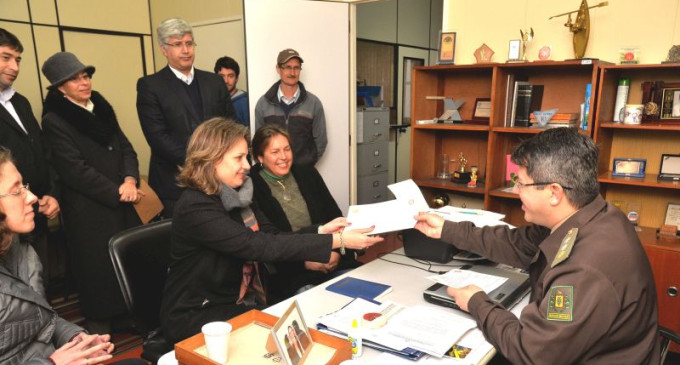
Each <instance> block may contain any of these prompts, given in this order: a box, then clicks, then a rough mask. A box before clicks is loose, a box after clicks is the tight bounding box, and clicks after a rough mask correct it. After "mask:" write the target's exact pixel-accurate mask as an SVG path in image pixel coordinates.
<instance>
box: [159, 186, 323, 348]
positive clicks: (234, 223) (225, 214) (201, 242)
mask: <svg viewBox="0 0 680 365" xmlns="http://www.w3.org/2000/svg"><path fill="white" fill-rule="evenodd" d="M252 208H253V211H254V213H255V216H256V218H257V221H258V226H259V228H260V231H259V232H253V231H251V230H250V229H249V228H247V227H245V225H244V224H243V220H242V218H241V216H240V212H239V210H237V209H234V210H232V211H227V210H225V208H224V206H223V205H222V202H221V200H220V197H219V196H218V195H207V194H205V193H203V192H200V191H197V190H194V189H186V190H185V191H184V192H183V193H182V196H181V197H180V199H179V201H178V202H177V205H176V206H175V215H174V217H173V219H172V245H171V264H170V269H169V271H168V279H167V281H166V283H165V292H164V294H163V304H162V306H161V326H162V328H163V333H164V335H165V336H166V338H167V339H168V340H169V341H171V342H173V343H174V342H177V341H181V340H183V339H185V338H187V337H190V336H193V335H195V334H196V333H198V332H200V330H201V326H202V325H203V324H205V323H207V322H210V321H217V320H219V321H224V320H227V319H229V318H232V317H234V316H236V315H238V314H241V313H243V312H246V311H248V310H250V309H252V307H247V306H245V305H236V300H237V299H238V296H239V289H240V285H241V280H242V269H243V263H244V262H245V261H248V260H255V261H258V262H270V261H301V260H312V261H328V260H329V258H330V252H331V246H332V237H331V235H317V234H275V233H278V230H277V229H276V228H275V227H274V226H272V225H271V223H269V221H268V220H267V218H266V217H265V216H264V215H263V214H262V213H261V212H260V210H259V209H257V207H256V206H255V205H253V206H252Z"/></svg>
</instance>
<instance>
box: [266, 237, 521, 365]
mask: <svg viewBox="0 0 680 365" xmlns="http://www.w3.org/2000/svg"><path fill="white" fill-rule="evenodd" d="M403 254H404V250H403V249H398V250H395V251H394V252H393V253H392V254H387V255H385V256H383V258H382V259H376V260H374V261H372V262H370V263H368V264H365V265H363V266H361V267H359V268H357V269H354V270H352V271H351V272H349V273H347V274H344V275H342V276H339V277H337V278H335V279H333V280H330V281H328V282H325V283H323V284H320V285H318V286H316V287H314V288H312V289H310V290H308V291H305V292H303V293H301V294H298V295H296V296H294V297H292V298H289V299H287V300H284V301H283V302H281V303H278V304H276V305H274V306H271V307H269V308H267V309H265V310H264V312H266V313H269V314H272V315H275V316H281V315H282V314H283V313H284V312H285V310H286V309H287V308H288V307H289V306H290V303H291V302H292V301H293V300H297V301H298V304H299V306H300V310H301V311H302V314H303V316H304V319H305V322H306V324H307V326H308V327H310V328H316V319H317V318H319V317H320V316H322V315H324V314H328V313H330V312H333V311H335V310H337V309H339V308H341V307H342V306H344V305H345V304H347V303H349V302H350V301H351V300H352V298H349V297H346V296H344V295H340V294H336V293H333V292H330V291H327V290H326V287H327V286H328V285H329V284H331V283H334V282H336V281H338V280H340V279H342V278H343V277H345V276H352V277H356V278H360V279H365V280H371V281H375V282H379V283H382V284H387V285H391V286H392V291H391V292H390V293H388V294H386V295H384V296H382V297H380V298H379V299H380V300H389V301H392V302H395V303H399V304H402V305H405V306H407V307H410V306H415V305H427V306H435V305H433V304H430V303H428V302H426V301H425V299H424V298H423V290H425V289H426V288H428V287H429V286H431V285H432V284H433V283H434V282H433V281H431V280H429V279H426V277H427V276H431V275H435V274H434V273H430V272H427V271H423V270H420V269H418V268H416V267H419V268H425V269H427V268H428V265H427V264H420V263H417V262H416V261H414V260H412V259H410V258H408V257H406V256H403ZM386 260H389V261H394V262H397V263H401V264H407V265H413V266H416V267H409V266H404V265H400V264H397V263H392V262H388V261H386ZM460 264H461V263H459V262H455V261H452V262H451V263H449V264H446V265H455V266H458V265H460ZM446 265H433V266H432V268H431V270H433V271H448V270H450V269H451V267H447V266H446ZM528 300H529V299H528V296H526V297H525V298H524V299H523V300H522V301H521V302H520V303H519V304H518V305H516V306H515V307H514V308H513V310H512V312H513V313H514V314H515V315H517V316H519V313H520V312H521V310H522V308H524V307H525V306H526V305H527V304H528ZM435 307H437V308H443V307H439V306H435ZM447 310H454V309H447ZM461 313H462V312H461ZM474 332H476V333H475V334H470V335H477V336H481V331H479V330H478V329H475V330H474ZM475 350H476V351H477V352H476V353H475V351H473V352H472V353H470V355H469V356H471V357H472V358H473V359H475V361H474V362H475V363H479V364H486V363H487V362H488V361H489V360H490V359H491V358H492V357H493V355H494V354H495V349H494V348H493V346H491V344H489V343H488V342H486V341H485V342H484V345H483V346H481V347H478V348H477V349H475ZM380 354H381V352H380V351H377V350H373V349H370V348H367V347H365V346H364V354H363V356H362V357H361V359H362V362H366V363H370V361H371V360H373V359H375V358H376V357H378V356H379V355H380ZM474 355H476V356H474ZM466 360H471V359H466ZM466 363H470V361H466Z"/></svg>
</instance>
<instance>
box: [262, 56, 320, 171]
mask: <svg viewBox="0 0 680 365" xmlns="http://www.w3.org/2000/svg"><path fill="white" fill-rule="evenodd" d="M303 62H304V61H303V60H302V57H301V56H300V54H299V53H298V52H297V51H296V50H294V49H292V48H287V49H284V50H283V51H281V52H279V55H278V57H277V58H276V72H277V73H278V74H279V77H280V80H279V81H277V82H276V83H274V85H272V87H271V88H269V90H268V91H267V92H266V93H265V94H264V95H263V96H262V97H260V99H259V100H258V101H257V104H256V106H255V128H256V129H259V128H260V127H262V126H264V125H265V124H269V123H276V124H279V125H281V126H282V127H284V128H286V129H287V130H288V133H289V134H290V145H291V148H292V149H293V160H294V161H295V164H296V165H312V166H313V165H315V164H316V163H317V161H319V159H320V158H321V156H322V155H323V153H324V151H325V150H326V144H327V140H326V117H325V115H324V111H323V105H322V104H321V101H320V100H319V98H317V97H316V96H315V95H314V94H312V93H310V92H309V91H307V90H306V89H305V86H304V85H303V84H302V82H300V73H301V72H302V63H303Z"/></svg>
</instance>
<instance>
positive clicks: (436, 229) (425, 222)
mask: <svg viewBox="0 0 680 365" xmlns="http://www.w3.org/2000/svg"><path fill="white" fill-rule="evenodd" d="M413 218H415V220H416V221H417V222H416V225H415V226H414V227H413V228H415V229H417V230H419V231H420V232H422V233H423V234H424V235H426V236H428V237H430V238H436V239H438V238H441V237H442V227H444V218H442V217H440V216H438V215H436V214H432V213H423V212H421V213H418V215H416V216H415V217H413Z"/></svg>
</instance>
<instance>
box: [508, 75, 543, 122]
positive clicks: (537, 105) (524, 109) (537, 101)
mask: <svg viewBox="0 0 680 365" xmlns="http://www.w3.org/2000/svg"><path fill="white" fill-rule="evenodd" d="M542 101H543V85H521V84H520V85H518V86H517V98H516V99H515V123H514V126H515V127H528V126H529V120H530V118H529V115H530V114H531V112H532V111H533V110H540V109H541V103H542Z"/></svg>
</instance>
